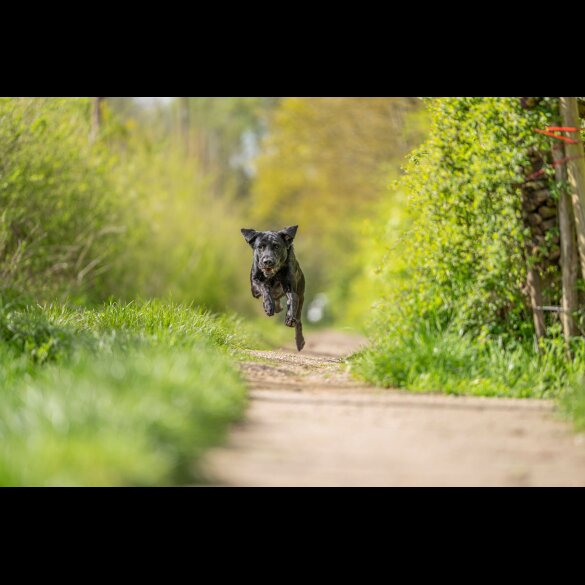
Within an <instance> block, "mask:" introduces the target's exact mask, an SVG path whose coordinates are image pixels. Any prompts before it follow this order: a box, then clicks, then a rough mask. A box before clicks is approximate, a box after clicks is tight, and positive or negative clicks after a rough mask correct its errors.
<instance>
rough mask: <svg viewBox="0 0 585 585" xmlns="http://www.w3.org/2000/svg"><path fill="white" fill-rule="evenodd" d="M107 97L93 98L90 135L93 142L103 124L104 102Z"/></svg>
mask: <svg viewBox="0 0 585 585" xmlns="http://www.w3.org/2000/svg"><path fill="white" fill-rule="evenodd" d="M105 99H106V98H103V97H94V98H91V132H90V135H89V139H90V141H91V142H95V141H96V140H97V137H98V136H99V133H100V128H101V126H102V102H103V101H104V100H105Z"/></svg>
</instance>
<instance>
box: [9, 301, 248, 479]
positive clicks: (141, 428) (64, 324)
mask: <svg viewBox="0 0 585 585" xmlns="http://www.w3.org/2000/svg"><path fill="white" fill-rule="evenodd" d="M254 335H255V333H254V331H253V330H251V329H248V330H246V329H245V327H244V326H243V325H242V324H241V323H239V321H238V320H237V319H236V318H234V317H229V316H214V315H211V314H208V313H205V312H203V311H202V310H200V309H198V308H195V307H188V306H182V305H176V304H172V303H162V302H143V303H130V304H126V305H123V304H119V303H110V304H108V305H105V306H103V307H100V308H95V309H87V308H83V309H81V308H71V307H66V306H62V305H48V306H30V305H24V304H22V303H19V302H14V301H12V302H4V303H1V304H0V384H1V390H0V485H175V484H182V483H188V482H194V481H200V480H202V479H204V478H202V475H201V470H200V467H199V465H198V462H199V461H200V456H201V454H202V453H203V452H204V451H205V450H206V449H207V448H208V447H210V446H212V445H215V444H217V443H218V442H219V441H221V439H222V437H223V436H224V433H225V431H226V428H227V425H228V424H229V423H230V422H232V421H234V420H237V419H238V418H239V417H240V416H241V415H242V412H243V409H244V407H245V403H246V395H245V387H244V384H243V382H242V380H241V378H240V375H239V373H238V371H237V370H236V369H235V367H234V365H233V360H232V359H231V358H232V355H233V354H234V353H235V352H237V351H238V349H241V348H243V347H247V346H249V345H250V344H251V339H252V338H253V337H254Z"/></svg>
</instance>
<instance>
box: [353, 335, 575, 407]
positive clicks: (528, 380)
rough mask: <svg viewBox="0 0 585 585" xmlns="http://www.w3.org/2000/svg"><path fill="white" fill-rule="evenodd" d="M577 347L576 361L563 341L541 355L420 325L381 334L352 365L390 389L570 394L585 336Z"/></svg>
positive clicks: (531, 395) (542, 395)
mask: <svg viewBox="0 0 585 585" xmlns="http://www.w3.org/2000/svg"><path fill="white" fill-rule="evenodd" d="M572 349H573V352H574V359H567V356H566V353H565V348H564V344H563V342H562V340H561V339H553V340H548V341H546V342H544V344H543V346H542V348H541V351H540V353H538V352H537V351H536V349H535V348H534V347H533V346H531V345H528V344H516V345H514V346H512V345H510V344H509V345H508V346H507V347H505V346H504V344H502V343H498V342H497V341H493V340H486V341H484V342H483V343H480V342H479V341H478V340H473V339H471V338H469V337H467V336H466V335H460V334H458V333H457V332H456V331H452V330H443V331H441V330H438V329H435V328H432V327H430V326H427V327H423V326H421V327H419V328H418V329H415V330H413V331H411V332H408V333H403V334H402V335H392V334H390V335H384V336H380V337H379V338H378V339H375V340H374V341H373V342H372V344H371V345H370V346H369V347H367V348H366V349H364V350H362V351H361V352H359V353H357V354H354V356H352V358H351V360H350V363H351V367H352V370H353V371H354V372H355V374H356V375H357V376H359V377H362V378H364V379H366V380H368V381H370V382H372V383H374V384H377V385H380V386H385V387H391V386H392V387H399V388H406V389H408V390H411V391H415V392H444V393H447V394H457V395H462V394H470V395H477V396H500V397H517V398H557V397H561V396H565V395H568V394H569V389H571V388H573V387H575V386H576V385H577V386H578V385H579V380H581V378H582V376H583V375H584V374H585V345H584V343H583V340H575V344H574V346H573V348H572ZM584 410H585V409H584ZM584 418H585V417H584Z"/></svg>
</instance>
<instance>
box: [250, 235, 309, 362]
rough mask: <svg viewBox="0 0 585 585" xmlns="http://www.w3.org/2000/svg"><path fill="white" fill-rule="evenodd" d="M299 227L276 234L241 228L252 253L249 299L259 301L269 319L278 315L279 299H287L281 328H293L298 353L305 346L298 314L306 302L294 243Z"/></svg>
mask: <svg viewBox="0 0 585 585" xmlns="http://www.w3.org/2000/svg"><path fill="white" fill-rule="evenodd" d="M298 227H299V226H297V225H293V226H291V227H287V228H284V229H282V230H280V231H278V232H257V231H256V230H252V229H247V228H242V230H241V231H242V234H243V236H244V238H245V239H246V242H248V244H250V246H251V247H252V249H253V250H254V260H253V262H252V271H251V273H250V283H251V285H252V296H253V297H254V298H256V299H257V298H259V297H262V303H263V305H264V311H265V312H266V314H267V315H268V316H269V317H272V315H274V313H280V311H282V307H281V306H280V299H281V298H282V297H284V296H286V316H285V320H284V324H285V325H286V326H287V327H294V328H295V341H296V343H297V349H298V350H299V351H301V349H303V347H304V346H305V339H304V337H303V325H302V323H301V310H302V308H303V301H304V299H305V275H304V274H303V271H302V270H301V267H300V266H299V263H298V262H297V259H296V258H295V252H294V248H293V240H294V239H295V235H296V233H297V228H298Z"/></svg>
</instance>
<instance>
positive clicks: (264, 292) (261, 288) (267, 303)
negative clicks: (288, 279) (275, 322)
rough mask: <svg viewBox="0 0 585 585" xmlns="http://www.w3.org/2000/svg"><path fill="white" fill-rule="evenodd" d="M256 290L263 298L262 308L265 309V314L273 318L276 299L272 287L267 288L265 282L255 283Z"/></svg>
mask: <svg viewBox="0 0 585 585" xmlns="http://www.w3.org/2000/svg"><path fill="white" fill-rule="evenodd" d="M254 284H255V285H256V290H258V292H259V293H260V296H262V306H263V307H264V312H265V313H266V314H267V315H268V316H269V317H272V315H274V309H275V305H274V298H273V296H272V291H271V290H270V287H268V286H266V285H265V284H264V283H263V282H257V281H256V282H255V283H254Z"/></svg>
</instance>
